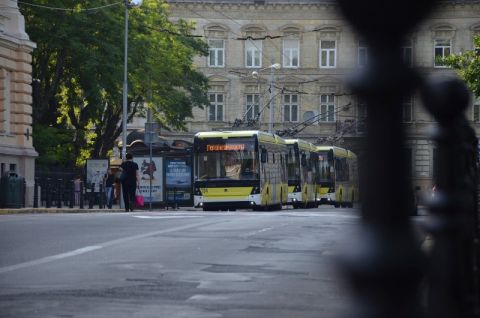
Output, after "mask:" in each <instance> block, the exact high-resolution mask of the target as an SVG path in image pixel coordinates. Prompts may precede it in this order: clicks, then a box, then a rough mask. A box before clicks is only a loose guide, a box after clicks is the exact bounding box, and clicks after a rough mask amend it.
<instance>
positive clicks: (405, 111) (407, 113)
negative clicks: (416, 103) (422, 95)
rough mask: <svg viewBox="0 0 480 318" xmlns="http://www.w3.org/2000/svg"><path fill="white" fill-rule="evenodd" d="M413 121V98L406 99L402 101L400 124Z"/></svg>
mask: <svg viewBox="0 0 480 318" xmlns="http://www.w3.org/2000/svg"><path fill="white" fill-rule="evenodd" d="M412 121H413V98H412V97H406V98H404V99H403V101H402V122H407V123H408V122H412Z"/></svg>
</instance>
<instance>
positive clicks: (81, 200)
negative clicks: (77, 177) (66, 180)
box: [80, 181, 83, 209]
mask: <svg viewBox="0 0 480 318" xmlns="http://www.w3.org/2000/svg"><path fill="white" fill-rule="evenodd" d="M80 209H83V181H80Z"/></svg>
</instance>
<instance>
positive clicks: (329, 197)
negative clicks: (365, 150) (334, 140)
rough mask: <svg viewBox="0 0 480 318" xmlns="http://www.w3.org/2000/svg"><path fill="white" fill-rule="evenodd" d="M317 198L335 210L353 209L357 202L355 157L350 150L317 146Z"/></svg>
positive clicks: (356, 165)
mask: <svg viewBox="0 0 480 318" xmlns="http://www.w3.org/2000/svg"><path fill="white" fill-rule="evenodd" d="M317 154H318V167H319V169H318V185H317V198H318V199H319V200H320V204H331V205H333V206H335V207H336V208H338V207H340V206H342V207H353V204H354V203H355V202H356V201H358V199H359V194H358V164H357V156H356V155H355V154H354V153H353V152H351V151H350V150H347V149H343V148H339V147H334V146H319V147H317Z"/></svg>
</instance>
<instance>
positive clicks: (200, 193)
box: [193, 188, 202, 195]
mask: <svg viewBox="0 0 480 318" xmlns="http://www.w3.org/2000/svg"><path fill="white" fill-rule="evenodd" d="M193 193H194V195H202V192H201V191H200V188H195V189H194V190H193Z"/></svg>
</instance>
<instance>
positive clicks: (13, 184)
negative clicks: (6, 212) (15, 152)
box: [0, 171, 25, 208]
mask: <svg viewBox="0 0 480 318" xmlns="http://www.w3.org/2000/svg"><path fill="white" fill-rule="evenodd" d="M24 204H25V178H23V177H19V176H18V174H16V173H15V172H12V171H10V172H7V173H5V174H4V175H3V176H2V177H1V178H0V207H2V208H22V207H24Z"/></svg>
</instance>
